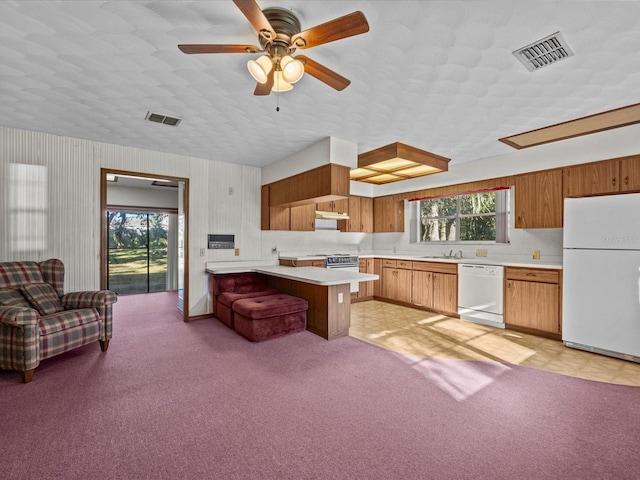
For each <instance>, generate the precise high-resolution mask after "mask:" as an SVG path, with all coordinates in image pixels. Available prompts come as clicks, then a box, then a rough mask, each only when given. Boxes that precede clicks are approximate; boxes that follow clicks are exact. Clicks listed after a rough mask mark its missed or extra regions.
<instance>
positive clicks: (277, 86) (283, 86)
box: [271, 70, 293, 92]
mask: <svg viewBox="0 0 640 480" xmlns="http://www.w3.org/2000/svg"><path fill="white" fill-rule="evenodd" d="M292 89H293V85H291V84H290V83H289V82H287V81H286V80H285V79H284V78H283V75H282V71H281V70H278V71H276V72H275V74H274V76H273V87H272V88H271V91H272V92H288V91H289V90H292Z"/></svg>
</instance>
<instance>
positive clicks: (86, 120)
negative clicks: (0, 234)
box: [0, 0, 640, 166]
mask: <svg viewBox="0 0 640 480" xmlns="http://www.w3.org/2000/svg"><path fill="white" fill-rule="evenodd" d="M258 3H259V4H260V6H262V7H263V8H266V7H269V6H274V5H277V6H280V7H284V8H288V9H291V10H293V12H294V13H295V14H296V15H297V16H298V18H299V19H300V21H301V23H302V28H303V30H304V29H306V28H310V27H312V26H315V25H318V24H321V23H324V22H326V21H329V20H331V19H333V18H335V17H338V16H342V15H345V14H348V13H351V12H353V11H355V10H361V11H362V12H363V13H364V14H365V15H366V17H367V19H368V21H369V25H370V31H369V32H368V33H366V34H363V35H359V36H356V37H351V38H347V39H343V40H340V41H337V42H334V43H330V44H326V45H321V46H318V47H315V48H311V49H307V50H304V51H299V52H298V53H304V54H305V55H307V56H309V57H310V58H312V59H314V60H316V61H317V62H320V63H322V64H324V65H325V66H327V67H329V68H331V69H333V70H335V71H337V72H338V73H340V74H342V75H344V76H345V77H347V78H349V79H350V80H351V82H352V83H351V85H350V86H349V87H348V88H347V89H345V90H344V91H342V92H337V91H335V90H333V89H332V88H330V87H328V86H327V85H325V84H323V83H321V82H319V81H318V80H316V79H315V78H313V77H310V76H308V75H307V76H305V77H304V78H303V79H302V80H301V81H300V82H299V83H297V84H296V85H295V88H294V90H292V91H290V92H286V93H282V94H280V95H279V96H278V97H276V95H275V94H271V95H270V96H267V97H256V96H254V95H253V90H254V87H255V82H254V81H253V79H252V78H251V77H250V75H249V73H248V72H247V68H246V61H247V60H248V59H250V58H255V57H256V55H245V54H215V55H185V54H183V53H181V52H180V51H179V50H178V49H177V47H176V45H177V44H179V43H240V44H253V45H255V44H257V38H256V37H257V35H256V33H255V32H254V30H253V28H252V27H251V25H250V24H249V23H248V21H247V20H246V18H245V17H244V16H243V15H242V13H241V12H240V10H238V8H237V7H236V6H235V5H234V4H233V2H232V1H231V0H215V1H213V0H201V1H192V0H155V1H146V0H135V1H127V0H117V1H98V0H92V1H82V0H70V1H51V0H46V1H35V0H19V1H12V0H2V1H0V124H2V125H5V126H9V127H16V128H22V129H28V130H35V131H42V132H48V133H53V134H59V135H67V136H72V137H78V138H85V139H90V140H97V141H103V142H108V143H115V144H119V145H127V146H135V147H140V148H145V149H150V150H156V151H162V152H171V153H178V154H183V155H190V156H195V157H201V158H208V159H213V160H219V161H225V162H232V163H240V164H244V165H254V166H264V165H267V164H270V163H272V162H274V161H277V160H280V159H282V158H284V157H286V156H288V155H291V154H292V153H295V152H297V151H299V150H301V149H303V148H306V147H307V146H309V145H311V144H313V143H315V142H317V141H319V140H321V139H323V138H326V137H328V136H335V137H338V138H341V139H343V140H347V141H351V142H355V143H357V145H358V152H366V151H368V150H371V149H374V148H378V147H381V146H384V145H387V144H389V143H392V142H396V141H400V142H403V143H407V144H409V145H412V146H415V147H418V148H422V149H425V150H428V151H431V152H434V153H436V154H438V155H442V156H445V157H450V158H451V159H452V164H453V163H458V162H467V161H472V160H476V159H481V158H484V157H488V156H492V155H498V154H502V153H506V152H510V151H512V149H511V148H510V147H507V146H506V145H503V144H502V143H500V142H498V138H500V137H503V136H507V135H511V134H515V133H520V132H523V131H527V130H530V129H534V128H538V127H542V126H546V125H550V124H553V123H558V122H561V121H565V120H570V119H573V118H577V117H581V116H585V115H590V114H593V113H597V112H600V111H603V110H608V109H612V108H617V107H621V106H625V105H629V104H633V103H639V102H640V88H639V85H640V48H639V46H640V2H635V1H598V2H587V1H553V2H551V1H549V2H547V1H512V0H504V1H452V0H449V1H397V0H396V1H353V2H351V1H328V0H322V1H312V0H274V1H269V2H266V1H262V0H258ZM556 31H561V32H562V33H563V35H564V37H565V39H566V40H567V42H568V43H569V45H570V46H571V48H572V49H573V50H574V52H575V56H574V57H571V58H569V59H567V60H564V61H562V62H560V63H558V64H556V65H552V66H550V67H546V68H544V69H542V70H540V71H537V72H533V73H529V72H528V71H527V70H526V69H525V67H524V66H523V65H521V64H520V63H519V62H518V61H517V59H516V58H515V57H514V56H513V55H512V54H511V52H512V51H513V50H516V49H517V48H519V47H522V46H524V45H527V44H529V43H531V42H534V41H536V40H538V39H540V38H542V37H544V36H546V35H549V34H551V33H554V32H556ZM278 102H279V106H280V111H279V112H276V106H277V105H278ZM147 111H152V112H156V113H161V114H165V115H170V116H177V117H180V118H182V119H183V121H182V123H181V124H180V125H179V126H178V127H177V128H174V127H169V126H166V125H161V124H157V123H152V122H148V121H145V120H144V118H145V115H146V113H147Z"/></svg>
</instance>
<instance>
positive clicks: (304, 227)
mask: <svg viewBox="0 0 640 480" xmlns="http://www.w3.org/2000/svg"><path fill="white" fill-rule="evenodd" d="M315 229H316V205H315V204H313V203H312V204H309V205H301V206H299V207H291V230H295V231H314V230H315Z"/></svg>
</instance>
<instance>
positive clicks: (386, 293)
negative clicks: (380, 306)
mask: <svg viewBox="0 0 640 480" xmlns="http://www.w3.org/2000/svg"><path fill="white" fill-rule="evenodd" d="M397 280H398V270H397V269H396V268H389V267H384V268H383V269H382V281H381V284H382V285H381V288H380V290H381V292H380V293H381V295H382V296H383V297H384V298H390V299H392V300H395V298H396V286H397V284H398V281H397Z"/></svg>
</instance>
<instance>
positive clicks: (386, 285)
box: [381, 260, 411, 303]
mask: <svg viewBox="0 0 640 480" xmlns="http://www.w3.org/2000/svg"><path fill="white" fill-rule="evenodd" d="M381 293H382V296H383V297H384V298H388V299H389V300H396V301H398V302H404V303H411V262H409V261H404V260H382V292H381Z"/></svg>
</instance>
